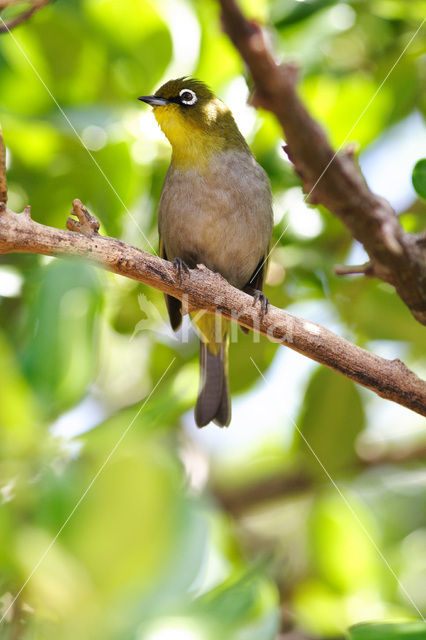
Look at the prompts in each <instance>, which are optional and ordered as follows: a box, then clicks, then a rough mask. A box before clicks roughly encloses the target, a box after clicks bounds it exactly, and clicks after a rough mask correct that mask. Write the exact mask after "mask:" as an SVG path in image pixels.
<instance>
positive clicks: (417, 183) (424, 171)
mask: <svg viewBox="0 0 426 640" xmlns="http://www.w3.org/2000/svg"><path fill="white" fill-rule="evenodd" d="M411 179H412V181H413V187H414V188H415V190H416V192H417V193H418V194H419V196H420V197H421V198H424V199H425V200H426V158H422V159H421V160H419V161H418V162H417V163H416V165H415V167H414V169H413V174H412V176H411Z"/></svg>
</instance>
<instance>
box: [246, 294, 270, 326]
mask: <svg viewBox="0 0 426 640" xmlns="http://www.w3.org/2000/svg"><path fill="white" fill-rule="evenodd" d="M244 291H245V292H246V293H249V294H250V295H251V296H253V307H254V305H255V304H256V303H257V302H260V312H261V318H262V320H263V318H264V316H265V315H266V314H267V313H268V307H269V298H267V296H265V294H264V293H263V291H260V290H259V289H253V287H246V288H245V289H244Z"/></svg>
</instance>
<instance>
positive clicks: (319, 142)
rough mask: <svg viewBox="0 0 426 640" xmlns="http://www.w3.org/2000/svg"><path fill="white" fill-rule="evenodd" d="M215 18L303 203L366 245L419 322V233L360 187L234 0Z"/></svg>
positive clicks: (424, 317)
mask: <svg viewBox="0 0 426 640" xmlns="http://www.w3.org/2000/svg"><path fill="white" fill-rule="evenodd" d="M219 2H220V5H221V7H222V22H223V26H224V29H225V31H226V32H227V33H228V35H229V37H230V38H231V40H232V42H233V43H234V45H235V47H236V48H237V49H238V51H239V52H240V54H241V56H242V58H243V59H244V61H245V63H246V64H247V67H248V68H249V70H250V73H251V75H252V77H253V80H254V84H255V91H254V94H253V100H252V102H253V104H255V105H256V106H260V107H263V108H264V109H267V110H269V111H271V112H272V113H274V114H275V116H276V117H277V119H278V120H279V122H280V124H281V126H282V127H283V130H284V134H285V137H286V140H287V146H286V147H285V150H286V153H287V155H288V157H289V159H290V160H291V161H292V162H293V164H294V167H295V170H296V173H297V174H298V175H299V176H300V177H301V179H302V182H303V185H304V189H305V191H306V192H307V193H308V195H309V199H310V202H312V203H321V204H323V205H325V206H326V207H327V208H328V209H329V210H330V211H331V212H332V213H334V214H335V215H336V216H338V217H339V218H340V219H341V221H342V222H343V223H344V224H345V225H346V226H347V227H348V229H349V231H350V232H351V234H352V235H353V237H354V238H356V239H357V240H359V241H360V242H361V243H362V244H363V245H364V248H365V250H366V251H367V253H368V255H369V257H370V260H371V262H372V264H373V267H372V268H371V269H370V270H369V271H367V272H366V275H374V276H376V277H380V278H381V279H382V280H385V281H386V282H388V283H390V284H392V285H393V286H394V287H395V288H396V290H397V292H398V295H399V296H400V297H401V299H402V300H403V301H404V302H405V304H406V305H407V306H408V307H409V309H410V310H411V312H412V314H413V315H414V317H415V318H416V319H417V320H418V321H419V322H421V323H422V324H426V252H425V249H424V245H423V246H422V242H421V238H420V237H419V236H416V235H413V234H409V233H405V232H404V230H403V229H402V227H401V225H400V224H399V221H398V218H397V216H396V214H395V212H394V211H393V209H392V207H391V206H390V204H389V203H388V202H387V201H386V200H384V199H383V198H380V197H378V196H376V195H375V194H373V193H372V192H371V191H370V190H369V189H368V187H367V185H366V183H365V181H364V179H363V177H362V175H361V173H360V171H359V169H358V166H357V164H356V162H355V160H354V157H353V152H352V151H347V152H344V153H341V154H335V153H334V152H333V149H332V148H331V146H330V144H329V142H328V140H327V138H326V135H325V133H324V131H323V130H322V129H321V127H320V126H319V125H318V123H317V122H315V120H313V119H312V118H311V116H310V115H309V113H308V112H307V111H306V109H305V107H304V106H303V104H302V102H301V101H300V99H299V97H298V95H297V93H296V81H297V73H296V69H295V67H294V66H293V65H291V64H284V65H278V64H277V63H276V62H275V60H274V59H273V57H272V55H271V53H270V51H269V50H268V47H267V45H266V42H265V39H264V37H263V34H262V31H261V29H260V27H259V26H258V25H257V24H255V23H254V22H251V21H248V20H246V18H245V17H244V16H243V14H242V13H241V11H240V9H239V7H238V4H237V2H236V0H219Z"/></svg>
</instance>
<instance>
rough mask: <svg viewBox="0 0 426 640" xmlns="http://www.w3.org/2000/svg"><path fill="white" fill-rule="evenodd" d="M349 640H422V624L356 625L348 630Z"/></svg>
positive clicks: (425, 631)
mask: <svg viewBox="0 0 426 640" xmlns="http://www.w3.org/2000/svg"><path fill="white" fill-rule="evenodd" d="M349 638H350V640H424V639H425V638H426V624H425V623H424V622H398V623H390V624H375V623H367V624H364V623H363V624H357V625H355V626H354V627H351V628H350V629H349Z"/></svg>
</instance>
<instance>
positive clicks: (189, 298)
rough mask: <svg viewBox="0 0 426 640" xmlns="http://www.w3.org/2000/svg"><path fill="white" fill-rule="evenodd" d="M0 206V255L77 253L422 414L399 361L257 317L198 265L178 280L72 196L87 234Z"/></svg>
mask: <svg viewBox="0 0 426 640" xmlns="http://www.w3.org/2000/svg"><path fill="white" fill-rule="evenodd" d="M0 206H1V208H0V253H8V252H24V253H39V254H43V255H53V256H65V255H74V256H80V257H84V258H86V259H89V260H91V261H92V262H94V263H96V264H97V265H99V266H102V267H104V268H105V269H108V270H110V271H113V272H114V273H118V274H120V275H122V276H126V277H127V278H132V279H133V280H138V281H140V282H144V283H145V284H147V285H150V286H151V287H154V288H156V289H159V290H160V291H163V292H164V293H168V294H170V295H172V296H174V297H176V298H179V299H180V300H182V301H183V303H184V308H185V309H192V310H193V309H205V310H206V311H207V312H210V313H221V314H223V316H225V317H226V318H230V319H231V320H235V321H236V322H238V323H239V324H240V325H242V326H245V327H248V328H250V329H253V330H254V331H257V332H258V333H261V334H263V335H265V336H267V337H269V338H270V339H272V340H274V341H276V342H280V343H282V344H284V345H286V346H288V347H290V348H291V349H294V350H295V351H298V352H299V353H303V354H304V355H306V356H307V357H308V358H311V359H312V360H315V361H316V362H320V363H321V364H324V365H326V366H327V367H330V368H331V369H334V370H335V371H339V372H340V373H342V374H343V375H345V376H346V377H348V378H350V379H351V380H354V381H355V382H357V383H358V384H361V385H363V386H364V387H367V388H369V389H371V390H372V391H374V392H375V393H377V394H378V395H379V396H381V397H383V398H387V399H388V400H393V401H394V402H397V403H399V404H401V405H403V406H405V407H408V408H409V409H412V410H413V411H416V412H417V413H420V414H422V415H426V383H425V382H423V381H422V380H421V379H420V378H418V377H417V376H416V375H415V374H414V373H413V372H412V371H410V370H409V369H407V367H406V366H405V365H404V364H403V363H402V362H401V361H400V360H386V359H384V358H380V357H379V356H376V355H374V354H372V353H369V352H368V351H366V350H365V349H361V348H360V347H357V346H356V345H353V344H351V343H350V342H348V341H347V340H344V339H343V338H340V337H339V336H337V335H336V334H334V333H333V332H331V331H329V330H328V329H326V328H324V327H321V326H320V325H318V324H316V323H314V322H310V321H307V320H304V319H302V318H298V317H296V316H294V315H292V314H291V313H288V312H287V311H283V310H281V309H277V308H276V307H273V306H270V307H269V309H268V312H267V313H266V315H264V316H263V317H262V314H261V312H260V309H259V308H258V305H256V306H253V298H252V297H251V296H249V295H247V294H246V293H244V292H242V291H240V290H239V289H235V288H234V287H232V286H231V285H230V284H229V283H228V282H227V281H226V280H225V279H224V278H222V277H221V276H220V275H218V274H215V273H212V272H211V271H209V270H208V269H206V268H205V267H202V266H200V267H199V268H197V269H193V270H191V271H190V273H189V274H184V276H183V278H182V281H180V279H179V275H178V274H177V273H176V270H175V269H174V267H173V265H172V264H171V263H170V262H167V261H166V260H162V259H161V258H158V257H156V256H153V255H151V254H150V253H146V252H145V251H141V250H140V249H137V248H136V247H133V246H131V245H129V244H126V243H125V242H122V241H121V240H117V239H115V238H107V237H103V236H100V235H99V234H98V232H97V228H98V227H97V221H96V219H95V218H93V217H92V216H90V214H88V212H87V210H86V209H85V207H83V205H82V204H81V202H80V201H79V200H75V201H74V209H73V211H72V213H73V214H74V215H76V216H77V217H78V218H79V223H80V225H82V227H81V230H82V231H83V229H84V233H85V234H86V235H84V234H83V233H76V232H74V231H65V230H63V231H62V230H60V229H54V228H52V227H47V226H44V225H41V224H38V223H37V222H34V221H33V220H32V219H31V216H30V212H29V208H27V209H26V210H25V212H24V214H16V213H13V212H12V211H10V210H9V209H7V207H6V206H5V205H4V204H2V205H0ZM68 225H70V222H68ZM71 225H77V222H76V221H75V220H74V221H73V223H71ZM90 229H92V231H91V232H90Z"/></svg>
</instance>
